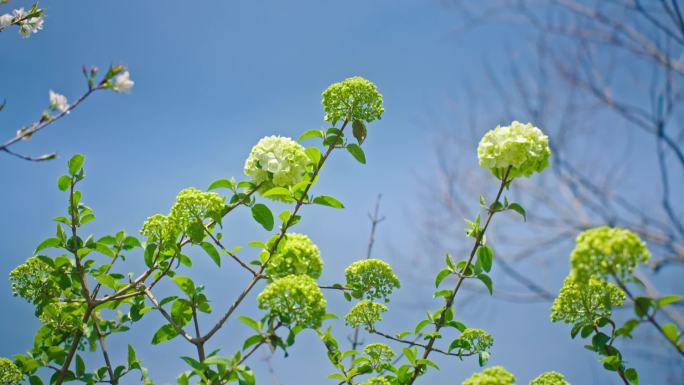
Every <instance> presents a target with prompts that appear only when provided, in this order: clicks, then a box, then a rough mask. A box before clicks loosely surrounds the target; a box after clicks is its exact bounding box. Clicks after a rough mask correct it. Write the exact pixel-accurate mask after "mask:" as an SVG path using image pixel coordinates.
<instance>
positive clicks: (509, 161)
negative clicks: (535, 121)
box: [477, 121, 551, 179]
mask: <svg viewBox="0 0 684 385" xmlns="http://www.w3.org/2000/svg"><path fill="white" fill-rule="evenodd" d="M550 156H551V149H550V148H549V138H548V137H547V136H546V135H544V133H543V132H542V131H541V130H540V129H539V128H537V127H534V126H533V125H532V124H530V123H528V124H522V123H520V122H517V121H514V122H513V123H511V125H510V126H497V127H496V128H495V129H493V130H490V131H489V132H487V133H486V134H485V135H484V136H483V137H482V140H480V144H479V145H478V146H477V157H478V158H479V160H480V166H481V167H483V168H486V169H488V170H490V171H491V172H492V173H493V174H494V175H495V176H496V177H497V178H502V177H503V175H504V173H505V172H506V170H508V168H509V167H510V172H509V174H508V179H512V178H517V177H521V176H525V177H527V176H530V175H532V174H533V173H535V172H541V171H542V170H544V169H545V168H546V167H548V166H549V157H550Z"/></svg>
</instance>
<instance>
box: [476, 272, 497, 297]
mask: <svg viewBox="0 0 684 385" xmlns="http://www.w3.org/2000/svg"><path fill="white" fill-rule="evenodd" d="M477 278H478V279H479V280H480V281H482V283H484V284H485V286H487V290H489V295H492V294H494V288H493V287H492V284H493V283H492V279H491V278H489V276H488V275H487V274H478V276H477Z"/></svg>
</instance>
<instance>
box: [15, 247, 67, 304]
mask: <svg viewBox="0 0 684 385" xmlns="http://www.w3.org/2000/svg"><path fill="white" fill-rule="evenodd" d="M51 273H52V267H50V266H49V265H48V264H47V263H45V262H43V261H41V260H40V259H39V258H37V257H31V258H29V259H28V260H27V261H26V262H24V263H22V264H21V265H19V266H17V267H16V268H15V269H14V270H12V271H11V272H10V280H11V281H12V294H14V295H15V296H19V297H22V298H24V299H25V300H27V301H29V302H31V303H33V304H38V303H40V302H43V301H46V300H50V299H52V298H55V297H58V296H59V294H60V291H59V287H58V286H57V284H56V283H55V282H54V281H52V279H51V278H50V274H51Z"/></svg>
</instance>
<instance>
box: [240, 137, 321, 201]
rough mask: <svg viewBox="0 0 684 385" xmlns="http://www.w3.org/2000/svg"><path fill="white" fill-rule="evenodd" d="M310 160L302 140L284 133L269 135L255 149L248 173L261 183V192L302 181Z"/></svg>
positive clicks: (255, 181)
mask: <svg viewBox="0 0 684 385" xmlns="http://www.w3.org/2000/svg"><path fill="white" fill-rule="evenodd" d="M310 162H311V161H310V160H309V157H308V156H307V155H306V153H305V152H304V147H302V145H300V144H299V143H297V142H295V141H294V140H292V139H290V138H285V137H282V136H267V137H265V138H263V139H261V140H260V141H259V143H257V144H256V145H255V146H254V147H253V148H252V151H251V153H250V154H249V157H248V158H247V161H246V162H245V174H246V175H248V176H250V177H252V180H253V181H254V183H256V184H259V185H261V187H260V188H259V191H261V192H265V191H268V190H269V189H271V188H273V187H292V186H294V185H295V184H297V183H299V182H301V181H302V179H303V178H304V174H305V173H306V167H307V166H308V165H309V163H310Z"/></svg>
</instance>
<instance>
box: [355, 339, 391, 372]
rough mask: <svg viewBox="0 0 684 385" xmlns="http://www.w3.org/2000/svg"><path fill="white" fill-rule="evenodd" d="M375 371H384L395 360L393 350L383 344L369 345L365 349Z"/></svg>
mask: <svg viewBox="0 0 684 385" xmlns="http://www.w3.org/2000/svg"><path fill="white" fill-rule="evenodd" d="M363 352H364V353H365V354H366V356H367V357H368V361H369V362H370V364H371V366H372V367H373V369H374V370H375V371H377V372H380V371H381V370H383V369H384V368H385V367H386V366H387V365H389V363H390V362H391V361H392V358H394V352H393V351H392V349H391V348H390V347H389V346H387V345H386V344H383V343H374V344H368V345H366V347H364V348H363Z"/></svg>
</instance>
